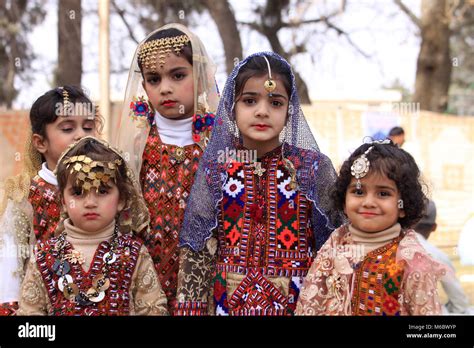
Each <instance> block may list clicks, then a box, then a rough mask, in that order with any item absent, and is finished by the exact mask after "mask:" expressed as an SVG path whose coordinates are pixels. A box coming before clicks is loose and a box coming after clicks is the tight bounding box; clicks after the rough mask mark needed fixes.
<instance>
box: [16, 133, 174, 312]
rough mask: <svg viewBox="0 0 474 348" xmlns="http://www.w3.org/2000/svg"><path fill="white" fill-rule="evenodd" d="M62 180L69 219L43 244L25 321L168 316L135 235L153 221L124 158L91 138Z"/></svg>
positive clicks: (62, 164)
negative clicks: (62, 317)
mask: <svg viewBox="0 0 474 348" xmlns="http://www.w3.org/2000/svg"><path fill="white" fill-rule="evenodd" d="M56 173H57V177H58V185H59V192H60V196H61V204H62V208H63V209H64V210H65V212H64V216H63V217H62V219H61V221H60V223H59V225H58V228H57V230H56V233H57V236H56V237H52V238H50V239H48V240H46V241H44V242H42V241H39V242H38V244H37V245H36V248H35V254H34V257H32V258H31V261H30V263H29V267H28V269H27V273H26V276H25V280H24V282H23V284H22V290H21V298H20V308H19V310H18V314H19V315H45V314H48V315H129V314H132V315H133V314H137V315H163V314H166V313H167V310H166V297H165V295H164V293H163V291H162V289H161V286H160V283H159V281H158V276H157V275H156V272H155V270H154V268H153V262H152V260H151V258H150V255H149V254H148V252H147V250H146V248H145V247H144V246H143V245H142V243H141V242H140V241H139V240H138V239H137V237H135V236H134V234H133V232H134V231H136V232H139V231H140V230H141V229H143V228H147V226H148V223H149V216H148V213H147V209H146V206H145V203H144V202H143V200H142V199H141V197H140V196H139V195H138V192H137V184H136V183H135V179H134V177H133V173H132V171H131V170H129V168H128V166H127V165H126V162H125V159H124V158H123V156H122V155H121V154H120V153H119V152H117V151H116V150H114V149H113V148H111V147H109V145H108V144H107V143H105V142H102V141H100V140H98V139H96V138H93V137H91V136H87V137H85V138H82V139H81V140H79V141H78V142H77V143H75V144H73V145H72V146H71V147H69V149H67V150H66V151H65V152H64V154H63V155H62V156H61V158H60V159H59V162H58V167H57V169H56Z"/></svg>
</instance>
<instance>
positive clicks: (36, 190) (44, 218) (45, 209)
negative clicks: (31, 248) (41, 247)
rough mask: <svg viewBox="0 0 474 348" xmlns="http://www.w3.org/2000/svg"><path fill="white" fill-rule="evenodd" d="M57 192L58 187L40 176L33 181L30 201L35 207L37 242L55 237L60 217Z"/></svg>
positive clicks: (34, 217)
mask: <svg viewBox="0 0 474 348" xmlns="http://www.w3.org/2000/svg"><path fill="white" fill-rule="evenodd" d="M57 191H58V188H57V186H55V185H53V184H50V183H48V182H46V181H45V180H44V179H43V178H41V177H40V176H39V175H36V176H35V177H34V178H33V179H32V180H31V187H30V194H29V197H28V200H29V201H30V203H31V205H32V206H33V228H34V232H35V236H36V239H37V240H41V241H44V240H47V239H48V238H50V237H53V236H54V231H55V230H56V226H57V225H58V222H59V216H60V207H59V196H58V192H57Z"/></svg>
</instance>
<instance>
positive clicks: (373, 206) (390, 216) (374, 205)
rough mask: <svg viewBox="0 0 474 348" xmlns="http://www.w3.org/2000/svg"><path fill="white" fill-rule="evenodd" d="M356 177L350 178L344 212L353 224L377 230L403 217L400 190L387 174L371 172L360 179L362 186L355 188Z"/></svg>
mask: <svg viewBox="0 0 474 348" xmlns="http://www.w3.org/2000/svg"><path fill="white" fill-rule="evenodd" d="M356 182H357V180H356V179H355V178H352V179H351V183H350V185H349V186H348V187H347V190H346V201H345V206H344V213H345V214H346V215H347V217H348V218H349V220H350V222H351V224H352V225H353V226H354V227H355V228H357V229H359V230H361V231H364V232H371V233H376V232H379V231H383V230H385V229H387V228H389V227H391V226H393V225H394V224H395V223H396V222H397V221H398V218H400V217H404V216H405V213H404V211H403V209H399V207H398V200H399V199H400V193H399V191H398V188H397V185H396V184H395V182H394V181H393V180H390V179H389V178H387V176H385V175H383V176H382V175H380V174H378V173H370V172H369V174H368V175H367V176H365V177H363V178H362V179H360V182H361V184H362V188H361V189H360V190H359V189H357V188H356Z"/></svg>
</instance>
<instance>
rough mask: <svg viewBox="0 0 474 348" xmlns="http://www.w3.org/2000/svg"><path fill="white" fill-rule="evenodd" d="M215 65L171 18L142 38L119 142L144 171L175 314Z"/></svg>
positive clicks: (209, 123)
mask: <svg viewBox="0 0 474 348" xmlns="http://www.w3.org/2000/svg"><path fill="white" fill-rule="evenodd" d="M214 73H215V67H214V65H213V63H212V61H211V59H210V57H209V56H208V55H207V53H206V50H205V49H204V46H203V44H202V42H201V40H199V38H198V37H197V36H196V35H194V34H193V33H191V32H190V31H189V30H188V29H187V28H186V27H184V26H182V25H180V24H170V25H166V26H164V27H162V28H160V29H158V30H156V31H154V32H152V33H151V34H149V35H148V37H147V38H146V39H145V40H144V41H143V42H142V43H140V45H139V46H138V48H137V51H136V52H135V56H134V58H133V62H132V67H131V69H130V75H129V80H128V84H127V91H126V96H125V109H124V111H123V113H122V117H121V119H120V125H119V132H118V138H117V142H116V144H117V147H118V148H120V149H121V150H122V151H124V153H126V154H127V156H128V159H130V165H131V167H132V168H133V170H134V171H135V173H136V174H137V176H138V177H139V178H140V186H141V190H142V192H143V197H144V198H145V201H146V204H147V206H148V210H149V212H150V220H151V229H150V231H149V233H147V234H145V235H142V236H141V237H142V238H143V239H144V242H145V245H146V246H147V248H148V250H149V252H150V254H151V256H152V258H153V261H154V264H155V267H156V270H157V272H158V275H159V277H160V282H161V285H162V287H163V290H164V291H165V293H166V296H167V298H168V305H169V310H170V312H171V313H172V309H173V308H174V306H175V305H174V303H175V300H176V287H177V275H178V266H179V262H178V256H179V252H178V233H179V230H180V229H181V224H182V221H183V216H184V209H185V207H186V200H187V198H188V195H189V193H190V191H191V186H192V184H193V181H194V174H195V172H196V170H197V168H198V164H199V160H200V158H201V156H202V152H203V150H204V148H205V146H206V144H207V142H208V140H209V136H210V132H211V130H212V127H213V124H214V114H213V112H215V110H216V106H217V99H218V94H217V93H218V92H217V86H216V84H215V80H214Z"/></svg>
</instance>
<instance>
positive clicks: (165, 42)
mask: <svg viewBox="0 0 474 348" xmlns="http://www.w3.org/2000/svg"><path fill="white" fill-rule="evenodd" d="M189 41H190V40H189V37H188V36H186V35H180V36H174V37H164V38H161V39H156V40H152V41H148V42H145V43H144V44H143V45H142V47H141V48H140V51H139V52H138V61H139V62H140V64H141V65H142V66H143V67H145V68H147V69H152V70H154V69H156V59H157V58H158V64H159V65H160V67H162V66H163V65H165V59H166V57H167V55H169V54H170V53H171V50H172V49H173V50H174V51H175V53H176V55H178V56H179V54H180V52H181V49H182V48H183V46H184V45H185V44H187V43H188V42H189Z"/></svg>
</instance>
